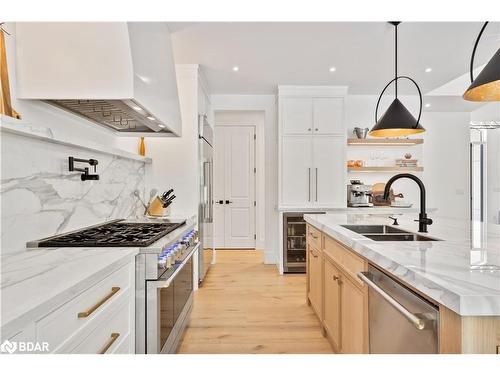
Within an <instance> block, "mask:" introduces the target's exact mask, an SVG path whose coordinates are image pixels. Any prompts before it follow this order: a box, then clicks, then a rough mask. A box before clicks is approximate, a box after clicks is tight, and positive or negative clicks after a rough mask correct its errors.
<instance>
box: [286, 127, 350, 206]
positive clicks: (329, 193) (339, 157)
mask: <svg viewBox="0 0 500 375" xmlns="http://www.w3.org/2000/svg"><path fill="white" fill-rule="evenodd" d="M344 142H345V139H344V138H343V137H338V136H313V137H310V136H284V137H283V139H282V152H281V155H282V160H281V203H282V205H284V206H301V207H314V206H321V207H340V206H342V205H343V204H344V202H345V162H344V159H345V157H344Z"/></svg>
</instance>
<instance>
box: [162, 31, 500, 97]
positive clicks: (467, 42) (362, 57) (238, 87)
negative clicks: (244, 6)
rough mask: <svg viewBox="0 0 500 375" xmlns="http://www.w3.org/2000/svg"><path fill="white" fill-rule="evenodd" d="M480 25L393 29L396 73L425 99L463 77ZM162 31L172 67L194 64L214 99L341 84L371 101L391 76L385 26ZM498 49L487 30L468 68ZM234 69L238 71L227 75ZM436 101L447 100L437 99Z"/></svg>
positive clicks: (405, 87) (499, 37)
mask: <svg viewBox="0 0 500 375" xmlns="http://www.w3.org/2000/svg"><path fill="white" fill-rule="evenodd" d="M481 25H482V22H437V23H436V22H404V23H402V24H400V26H399V29H398V37H399V43H398V46H399V47H398V48H399V74H404V75H409V76H411V77H412V78H413V79H415V80H416V81H417V82H418V84H419V85H420V87H421V89H422V91H423V93H427V92H429V91H431V90H434V89H436V88H438V87H440V86H442V85H444V84H446V83H447V82H449V81H451V80H453V79H455V78H457V77H459V76H460V75H462V74H464V73H466V72H467V71H468V69H469V61H470V55H471V52H472V47H473V45H474V41H475V39H476V37H477V34H478V32H479V30H480V28H481ZM168 26H169V28H170V30H171V31H172V38H173V45H174V56H175V60H176V63H180V64H200V65H201V66H202V69H203V71H204V74H205V75H206V78H207V80H208V84H209V86H210V89H211V92H212V93H214V94H273V93H275V92H276V87H277V86H278V85H347V86H349V93H350V94H372V95H373V94H379V93H380V91H381V90H382V88H383V87H384V86H385V84H386V83H387V82H388V81H389V80H390V79H392V77H393V75H394V47H393V43H394V31H393V26H391V25H389V24H388V23H386V22H330V23H320V22H317V23H310V22H307V23H306V22H302V23H301V22H287V23H278V22H270V23H262V22H256V23H244V22H235V23H228V22H211V23H169V24H168ZM499 46H500V23H498V22H497V23H490V24H489V25H488V27H487V28H486V30H485V33H484V35H483V37H482V39H481V43H480V45H479V48H478V51H477V56H476V64H475V65H476V66H478V65H481V64H484V63H485V62H486V61H487V60H488V59H489V58H490V57H491V56H492V55H493V53H494V52H495V51H496V49H497V48H499ZM235 65H237V66H238V67H239V71H238V72H233V71H232V67H233V66H235ZM330 66H335V68H336V71H335V72H334V73H331V72H329V67H330ZM427 67H431V68H432V72H431V73H425V72H424V70H425V68H427ZM400 90H401V92H402V93H407V94H409V93H415V89H414V88H412V87H411V84H409V83H401V84H400ZM389 92H390V91H389ZM457 95H460V94H459V93H457ZM450 100H451V99H450ZM454 100H455V99H453V100H452V101H454ZM443 101H444V102H446V98H440V102H443Z"/></svg>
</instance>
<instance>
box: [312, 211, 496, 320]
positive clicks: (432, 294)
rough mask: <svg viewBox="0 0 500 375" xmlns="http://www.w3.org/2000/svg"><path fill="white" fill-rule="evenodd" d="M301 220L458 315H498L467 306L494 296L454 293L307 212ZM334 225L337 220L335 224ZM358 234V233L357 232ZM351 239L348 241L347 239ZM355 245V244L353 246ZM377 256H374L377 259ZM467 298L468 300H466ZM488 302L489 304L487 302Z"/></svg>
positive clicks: (493, 309) (490, 311)
mask: <svg viewBox="0 0 500 375" xmlns="http://www.w3.org/2000/svg"><path fill="white" fill-rule="evenodd" d="M304 220H305V221H306V222H307V223H309V224H310V225H312V226H314V227H316V228H317V229H319V230H320V231H322V232H324V233H325V234H327V235H329V236H331V237H333V238H334V239H336V240H337V241H339V242H340V243H342V244H343V245H344V246H346V247H348V248H349V249H351V250H352V251H354V252H355V253H356V254H358V255H359V256H361V257H363V258H365V259H366V260H367V261H368V262H370V263H372V264H374V265H376V266H378V267H379V268H382V269H383V270H384V271H385V272H387V273H388V274H390V275H391V276H393V277H395V278H397V279H400V280H402V281H403V282H405V283H407V284H408V285H409V286H411V287H412V288H414V289H415V290H417V291H418V292H420V293H421V294H422V295H424V296H427V298H429V299H431V300H433V301H436V302H437V303H439V304H441V305H443V306H445V307H446V308H448V309H450V310H452V311H453V312H455V313H456V314H458V315H460V316H500V311H497V310H498V309H495V308H492V309H490V310H488V311H485V309H484V306H482V307H481V308H480V310H475V309H474V308H471V306H475V305H477V299H478V298H481V299H488V298H494V299H497V298H498V297H497V296H463V295H462V296H461V295H458V294H457V293H455V292H454V291H452V290H450V289H448V288H446V287H445V286H443V285H440V284H438V283H436V282H434V281H433V280H430V279H428V278H425V277H423V276H422V275H420V274H419V273H417V272H414V271H413V270H412V269H411V268H408V267H406V266H404V265H402V264H400V263H397V262H395V261H394V260H393V259H390V258H387V257H385V256H384V255H382V254H380V253H379V252H376V251H374V250H372V249H370V248H369V247H366V246H364V244H362V243H360V242H358V241H357V240H356V239H352V238H346V237H344V236H343V235H342V233H339V232H337V231H335V229H334V228H332V227H330V226H328V225H325V224H322V223H320V222H319V221H316V220H315V219H314V218H313V217H311V216H310V215H304ZM336 225H337V226H338V225H339V224H336ZM359 236H361V235H359ZM351 241H352V243H351ZM355 247H358V249H357V248H355ZM359 248H362V250H363V251H364V253H361V252H360V251H359ZM377 258H378V259H377ZM422 284H423V285H425V287H426V288H425V290H422V289H423V288H422ZM441 292H446V295H447V297H446V299H443V298H442V297H441ZM469 300H470V301H469ZM490 306H491V305H490Z"/></svg>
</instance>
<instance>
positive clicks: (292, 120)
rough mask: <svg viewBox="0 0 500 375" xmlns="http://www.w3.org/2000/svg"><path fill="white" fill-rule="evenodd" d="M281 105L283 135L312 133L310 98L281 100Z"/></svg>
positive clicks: (311, 105)
mask: <svg viewBox="0 0 500 375" xmlns="http://www.w3.org/2000/svg"><path fill="white" fill-rule="evenodd" d="M281 104H282V108H281V111H282V112H281V115H282V126H283V134H286V135H290V134H311V133H312V129H313V101H312V98H283V99H282V101H281Z"/></svg>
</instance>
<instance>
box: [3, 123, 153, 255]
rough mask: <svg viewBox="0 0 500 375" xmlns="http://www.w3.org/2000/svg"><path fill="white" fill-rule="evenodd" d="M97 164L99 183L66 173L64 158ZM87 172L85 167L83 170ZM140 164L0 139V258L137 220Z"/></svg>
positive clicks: (61, 147) (142, 172)
mask: <svg viewBox="0 0 500 375" xmlns="http://www.w3.org/2000/svg"><path fill="white" fill-rule="evenodd" d="M69 156H74V157H77V158H82V159H89V158H93V159H97V160H98V161H99V164H98V166H97V173H98V174H99V176H100V179H99V180H98V181H81V178H80V173H78V172H69V171H68V157H69ZM82 167H85V165H82ZM145 168H146V165H145V163H144V162H143V161H140V160H134V159H129V158H126V157H122V156H115V155H112V154H107V153H101V152H98V151H90V150H85V149H80V148H78V147H72V146H67V145H59V144H53V143H49V142H44V141H43V140H39V139H33V138H29V137H24V136H22V135H17V134H11V133H6V132H2V134H1V176H0V177H1V178H0V200H1V220H2V221H1V245H2V254H6V253H13V252H18V251H23V250H24V249H25V244H26V242H28V241H31V240H35V239H40V238H44V237H48V236H53V235H55V234H58V233H62V232H67V231H71V230H75V229H79V228H81V227H85V226H89V225H94V224H98V223H101V222H104V221H107V220H111V219H116V218H130V217H138V216H139V215H141V213H142V210H143V208H142V207H143V206H142V204H141V203H140V201H139V200H138V199H137V198H136V197H135V196H134V195H133V192H134V190H136V189H138V190H139V192H140V194H141V196H144V189H145Z"/></svg>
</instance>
